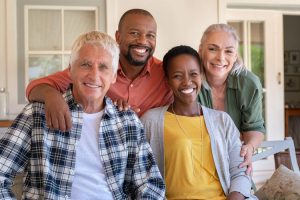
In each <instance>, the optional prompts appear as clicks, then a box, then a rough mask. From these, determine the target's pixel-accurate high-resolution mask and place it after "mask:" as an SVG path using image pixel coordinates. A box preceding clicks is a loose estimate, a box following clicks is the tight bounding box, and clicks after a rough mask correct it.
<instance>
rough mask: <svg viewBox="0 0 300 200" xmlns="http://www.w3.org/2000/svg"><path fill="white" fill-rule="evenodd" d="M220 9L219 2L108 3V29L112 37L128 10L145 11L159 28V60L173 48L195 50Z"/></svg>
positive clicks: (157, 0) (129, 0)
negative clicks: (184, 47) (183, 46)
mask: <svg viewBox="0 0 300 200" xmlns="http://www.w3.org/2000/svg"><path fill="white" fill-rule="evenodd" d="M219 6H220V5H219V1H218V0H209V1H207V0H188V1H187V0H163V1H161V0H108V1H107V14H108V18H107V25H108V27H107V30H108V33H109V34H110V35H114V34H115V30H116V29H117V22H118V21H119V19H120V17H121V15H122V14H123V13H124V12H125V11H126V10H128V9H131V8H143V9H145V10H148V11H149V12H151V14H152V15H153V16H154V18H155V19H156V22H157V27H158V30H157V46H156V51H155V56H157V57H158V58H160V59H162V57H163V55H164V54H165V53H166V51H168V50H169V49H170V48H172V47H174V46H175V45H180V44H185V45H190V46H192V47H194V48H195V49H198V45H199V41H200V37H201V35H202V32H203V31H204V29H205V28H206V27H207V26H208V25H210V24H212V23H217V22H218V20H219V19H218V16H219V15H218V9H219ZM221 6H222V4H221ZM222 10H225V5H224V8H223V9H222Z"/></svg>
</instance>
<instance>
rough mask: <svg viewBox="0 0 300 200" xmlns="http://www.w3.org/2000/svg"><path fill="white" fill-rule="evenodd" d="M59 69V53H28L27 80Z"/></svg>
mask: <svg viewBox="0 0 300 200" xmlns="http://www.w3.org/2000/svg"><path fill="white" fill-rule="evenodd" d="M59 70H61V55H30V56H29V81H31V80H33V79H36V78H39V77H43V76H47V75H50V74H53V73H54V72H56V71H59Z"/></svg>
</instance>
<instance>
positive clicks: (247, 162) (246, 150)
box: [239, 145, 253, 175]
mask: <svg viewBox="0 0 300 200" xmlns="http://www.w3.org/2000/svg"><path fill="white" fill-rule="evenodd" d="M240 154H241V156H242V157H244V162H242V163H241V164H240V165H239V167H240V168H242V167H246V166H247V170H246V174H247V175H250V174H251V172H252V163H251V159H252V154H253V148H252V146H251V145H243V146H242V148H241V153H240Z"/></svg>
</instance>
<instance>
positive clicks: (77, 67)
mask: <svg viewBox="0 0 300 200" xmlns="http://www.w3.org/2000/svg"><path fill="white" fill-rule="evenodd" d="M70 73H71V79H72V81H73V94H74V97H75V99H76V100H77V101H78V102H79V103H81V104H83V105H88V104H90V103H97V102H102V101H103V98H104V96H105V95H106V93H107V91H108V89H109V87H110V85H111V84H112V83H114V82H115V81H116V74H115V73H114V70H113V66H112V56H111V54H110V53H109V52H108V51H107V50H105V49H103V48H101V47H98V46H95V45H91V44H85V45H84V46H83V47H82V48H81V49H80V50H79V52H78V55H77V58H76V60H75V61H74V62H73V63H72V64H71V67H70Z"/></svg>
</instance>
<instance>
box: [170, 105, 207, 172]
mask: <svg viewBox="0 0 300 200" xmlns="http://www.w3.org/2000/svg"><path fill="white" fill-rule="evenodd" d="M197 108H198V113H197V116H199V117H200V115H201V110H200V105H199V103H197ZM171 109H172V112H173V114H174V116H175V119H176V122H177V124H178V126H179V128H180V129H181V131H182V133H183V134H184V135H185V137H186V138H187V139H188V141H189V142H190V151H191V157H192V159H191V160H192V166H193V174H194V176H197V175H196V172H195V166H194V153H193V146H192V144H193V142H192V139H190V137H189V136H188V134H187V132H186V130H185V129H184V128H183V126H182V125H181V123H180V122H179V119H178V117H177V114H176V112H175V110H174V103H172V107H171ZM203 127H204V126H203V124H202V120H201V121H200V138H201V163H200V165H201V167H202V168H203V130H202V129H203Z"/></svg>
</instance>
